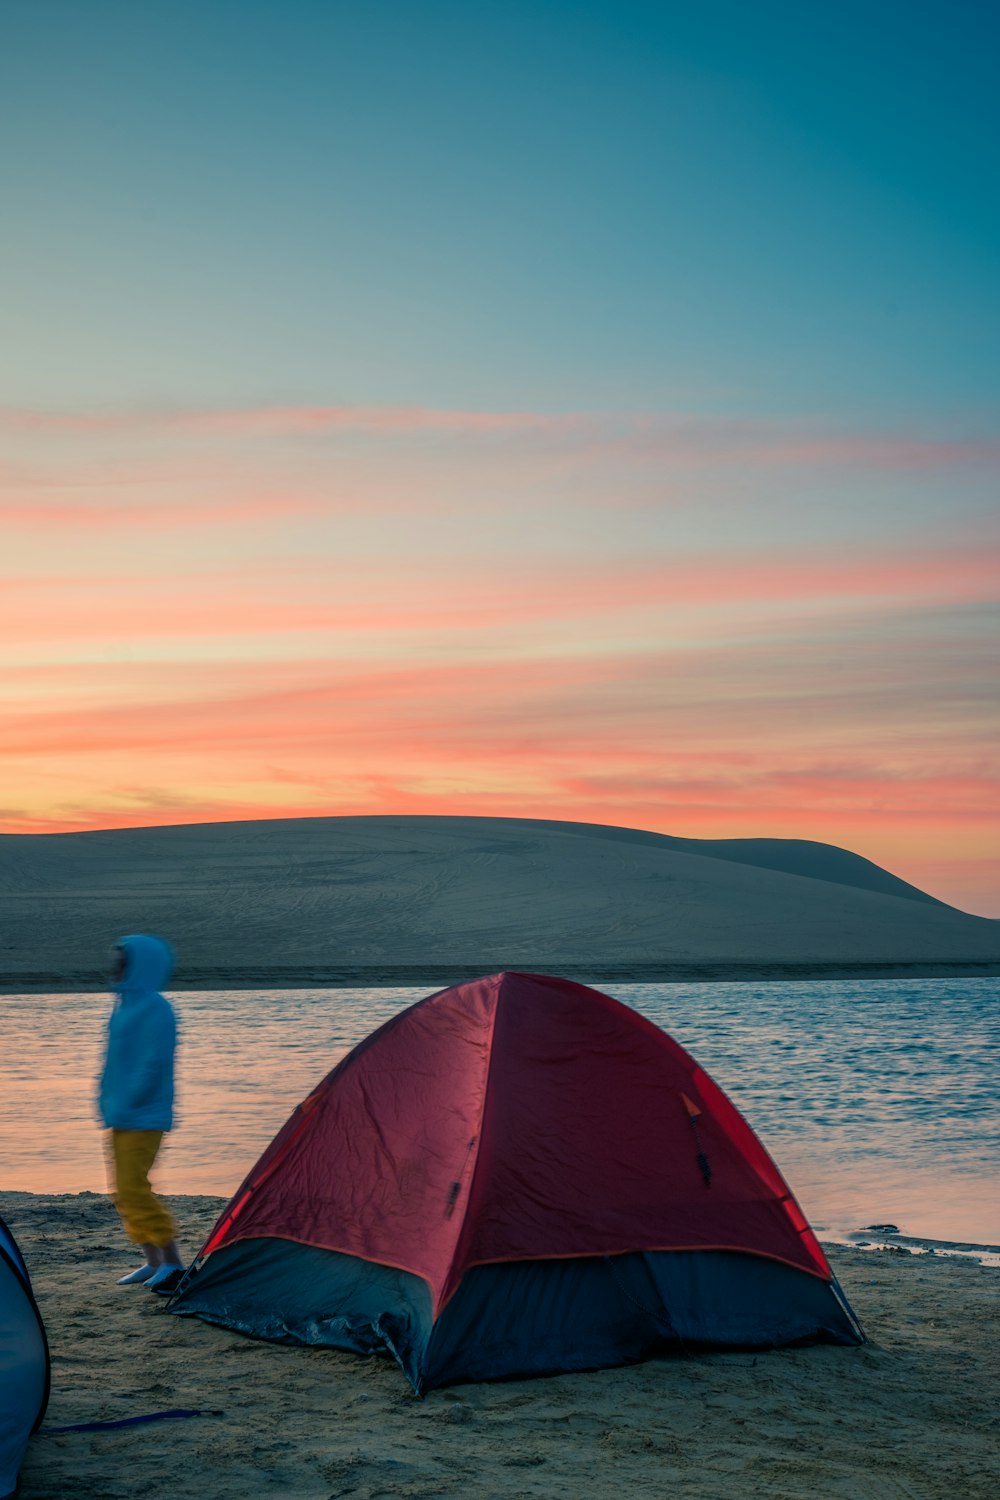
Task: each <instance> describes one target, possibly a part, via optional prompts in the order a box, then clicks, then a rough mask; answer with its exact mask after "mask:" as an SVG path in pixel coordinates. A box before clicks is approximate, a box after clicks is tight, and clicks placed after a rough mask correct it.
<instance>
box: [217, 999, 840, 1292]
mask: <svg viewBox="0 0 1000 1500" xmlns="http://www.w3.org/2000/svg"><path fill="white" fill-rule="evenodd" d="M267 1236H276V1237H278V1238H281V1239H285V1240H293V1241H298V1242H300V1243H302V1244H306V1245H315V1246H319V1247H322V1248H324V1249H328V1250H336V1251H342V1252H344V1253H346V1254H348V1255H354V1256H360V1257H362V1258H363V1259H365V1260H369V1261H375V1262H378V1263H380V1264H382V1265H386V1266H394V1267H397V1268H399V1269H401V1270H404V1271H409V1272H412V1273H413V1274H415V1275H417V1276H420V1277H422V1278H423V1279H424V1280H425V1281H426V1282H427V1283H428V1284H429V1286H430V1288H431V1292H432V1297H433V1304H434V1312H435V1315H436V1314H437V1313H438V1312H439V1311H440V1309H441V1308H442V1307H443V1306H444V1305H445V1304H446V1303H447V1302H448V1300H449V1298H450V1297H451V1296H452V1294H453V1293H454V1292H455V1291H456V1289H457V1287H458V1285H459V1283H460V1281H461V1279H462V1276H463V1274H464V1273H465V1271H466V1270H468V1269H469V1268H470V1267H472V1266H476V1265H483V1264H486V1263H490V1262H499V1261H521V1260H534V1259H542V1260H546V1259H565V1258H569V1257H579V1256H602V1255H615V1254H624V1253H627V1252H630V1251H637V1250H641V1251H664V1250H668V1251H669V1250H735V1251H742V1252H745V1253H748V1254H751V1255H759V1256H765V1257H769V1258H771V1259H773V1260H777V1261H782V1262H785V1263H786V1264H788V1265H791V1266H795V1267H797V1268H798V1269H800V1270H803V1271H807V1272H810V1273H812V1274H813V1275H815V1276H818V1277H821V1278H822V1279H824V1280H830V1279H831V1272H830V1268H829V1266H828V1264H827V1261H826V1258H825V1256H824V1254H823V1252H822V1250H821V1249H820V1247H819V1244H818V1243H817V1241H816V1239H815V1236H814V1235H813V1233H812V1230H811V1229H810V1228H809V1226H808V1224H807V1223H806V1220H805V1219H804V1217H803V1215H802V1213H801V1211H800V1209H799V1207H798V1205H797V1204H796V1202H795V1200H794V1198H793V1197H792V1195H791V1193H790V1192H789V1189H788V1186H787V1184H786V1183H785V1181H784V1179H783V1178H782V1176H781V1173H780V1172H779V1171H778V1169H777V1167H776V1166H775V1165H774V1162H773V1161H772V1160H771V1158H770V1157H769V1156H768V1154H767V1152H766V1151H765V1150H764V1148H763V1146H762V1145H761V1144H760V1142H759V1141H758V1139H757V1137H756V1136H755V1135H754V1133H753V1131H752V1130H751V1129H750V1127H749V1125H748V1124H747V1123H746V1121H745V1120H744V1119H743V1117H742V1116H741V1115H740V1114H739V1112H738V1111H737V1110H736V1109H735V1108H734V1106H733V1105H732V1104H731V1103H730V1102H729V1100H728V1099H727V1098H726V1096H725V1095H724V1094H723V1093H722V1091H721V1090H720V1089H719V1088H717V1087H716V1085H715V1084H714V1083H713V1082H712V1080H711V1079H710V1078H709V1077H708V1075H707V1074H706V1073H704V1072H703V1071H702V1069H701V1068H700V1067H699V1066H698V1065H697V1063H696V1062H695V1061H694V1059H693V1058H691V1057H690V1056H689V1055H688V1053H687V1052H685V1051H684V1049H683V1048H682V1047H680V1046H678V1044H677V1043H676V1042H674V1041H672V1040H671V1038H670V1037H669V1036H667V1035H666V1034H665V1033H664V1032H662V1031H660V1030H659V1028H658V1027H656V1026H654V1025H653V1024H652V1023H651V1022H650V1021H647V1020H646V1019H645V1018H644V1017H643V1016H641V1015H639V1014H638V1013H637V1012H636V1011H633V1010H631V1009H629V1008H628V1007H627V1006H625V1005H622V1004H620V1003H619V1002H618V1001H616V1000H612V999H610V998H609V997H608V996H607V995H602V994H600V993H599V992H598V991H597V990H592V989H588V988H587V987H586V986H584V985H580V984H574V983H572V982H571V981H569V980H565V979H554V978H548V977H545V976H542V975H535V974H516V973H505V974H494V975H492V976H490V977H489V978H486V979H476V980H472V981H470V982H469V983H467V984H460V985H456V986H455V987H454V988H452V989H448V990H442V991H441V992H440V993H439V994H437V995H432V996H430V997H429V998H428V999H427V1000H423V1001H421V1002H420V1003H419V1004H417V1005H414V1006H412V1007H411V1008H410V1009H409V1010H406V1011H404V1012H402V1014H401V1015H399V1016H397V1017H395V1018H394V1019H393V1020H392V1021H390V1022H388V1023H387V1024H386V1025H385V1026H383V1027H381V1028H380V1030H378V1031H376V1032H374V1033H373V1034H372V1035H371V1036H370V1037H369V1038H368V1039H367V1040H366V1041H364V1042H363V1043H361V1045H360V1046H359V1047H356V1048H355V1049H354V1051H353V1052H352V1053H350V1054H349V1056H348V1057H346V1058H345V1059H344V1060H343V1062H341V1063H340V1064H339V1065H338V1066H337V1067H336V1068H334V1070H333V1071H332V1072H331V1073H330V1074H329V1075H328V1076H327V1077H326V1078H325V1079H324V1080H323V1082H322V1083H321V1084H320V1085H319V1087H318V1088H317V1089H316V1090H315V1092H314V1093H313V1094H311V1095H310V1096H309V1098H308V1099H307V1100H305V1101H304V1103H303V1104H301V1105H300V1106H299V1107H298V1108H297V1109H296V1110H295V1112H294V1114H293V1115H292V1117H291V1118H290V1120H289V1121H288V1122H287V1124H286V1125H285V1126H284V1128H283V1129H282V1130H281V1131H280V1132H279V1134H278V1135H277V1136H276V1138H275V1140H274V1141H273V1142H272V1144H271V1146H270V1148H269V1149H268V1150H267V1151H266V1152H265V1154H264V1156H263V1157H262V1158H261V1159H260V1161H259V1162H258V1163H257V1165H256V1167H255V1168H254V1170H253V1172H252V1173H251V1174H250V1176H249V1177H248V1178H247V1180H246V1182H245V1183H244V1184H243V1185H242V1187H241V1188H240V1190H239V1191H238V1192H237V1194H236V1196H235V1197H234V1199H233V1201H232V1203H231V1205H230V1206H229V1208H228V1209H227V1211H226V1212H225V1213H224V1214H223V1216H222V1218H221V1220H220V1221H219V1224H218V1226H217V1228H216V1230H215V1232H214V1233H213V1235H212V1237H211V1239H210V1240H209V1242H208V1244H207V1245H206V1247H205V1252H204V1253H205V1254H206V1255H210V1254H211V1253H212V1252H213V1251H215V1250H217V1249H219V1248H220V1247H221V1246H223V1245H230V1244H233V1243H234V1242H236V1241H237V1240H241V1239H252V1238H259V1237H267Z"/></svg>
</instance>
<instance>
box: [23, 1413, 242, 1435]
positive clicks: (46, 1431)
mask: <svg viewBox="0 0 1000 1500" xmlns="http://www.w3.org/2000/svg"><path fill="white" fill-rule="evenodd" d="M223 1416H225V1412H221V1411H208V1410H200V1411H186V1410H185V1409H184V1408H183V1407H176V1408H175V1409H174V1410H172V1411H151V1412H147V1413H146V1415H145V1416H142V1417H120V1418H119V1419H118V1420H117V1421H116V1422H77V1423H75V1424H74V1425H73V1426H71V1427H40V1428H39V1429H38V1431H39V1435H40V1436H42V1437H55V1436H57V1435H58V1434H60V1433H63V1432H110V1431H111V1429H112V1428H114V1427H138V1426H139V1425H140V1423H142V1422H178V1421H180V1420H181V1419H182V1418H183V1417H223Z"/></svg>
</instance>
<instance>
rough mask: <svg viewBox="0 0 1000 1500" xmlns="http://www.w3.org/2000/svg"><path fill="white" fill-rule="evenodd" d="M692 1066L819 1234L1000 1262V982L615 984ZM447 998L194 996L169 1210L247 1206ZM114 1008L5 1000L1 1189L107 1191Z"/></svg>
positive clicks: (0, 1015) (0, 1023) (400, 992)
mask: <svg viewBox="0 0 1000 1500" xmlns="http://www.w3.org/2000/svg"><path fill="white" fill-rule="evenodd" d="M593 983H594V984H595V985H597V987H598V988H603V989H605V990H607V991H608V992H609V993H611V994H614V995H616V996H617V997H618V998H619V999H621V1000H624V1001H626V1002H627V1003H628V1004H630V1005H634V1006H635V1007H636V1008H637V1009H638V1010H640V1011H642V1012H643V1013H644V1014H645V1015H647V1016H649V1017H650V1019H651V1020H653V1021H655V1022H656V1023H657V1025H659V1026H662V1027H663V1028H664V1029H665V1030H667V1031H669V1032H670V1033H671V1034H672V1035H673V1036H674V1037H676V1038H677V1040H678V1041H679V1042H681V1043H682V1044H683V1045H684V1046H685V1047H687V1048H689V1049H690V1050H691V1051H692V1052H693V1053H694V1055H695V1057H696V1058H697V1059H698V1061H699V1062H700V1063H701V1064H702V1065H703V1066H704V1067H705V1068H706V1069H707V1070H708V1072H709V1073H711V1074H712V1076H713V1077H714V1078H715V1080H716V1081H717V1082H718V1083H719V1084H720V1085H721V1086H722V1087H723V1088H724V1089H725V1090H726V1091H727V1092H728V1093H729V1095H730V1097H731V1098H732V1099H733V1100H734V1102H735V1103H736V1104H737V1105H738V1106H739V1108H740V1109H741V1110H742V1111H743V1112H744V1114H745V1115H746V1116H747V1118H748V1119H749V1120H750V1123H751V1124H752V1125H753V1126H754V1128H755V1129H756V1131H757V1132H758V1134H759V1135H760V1136H761V1137H762V1139H763V1141H764V1144H765V1145H766V1146H767V1147H768V1149H769V1150H770V1151H771V1153H772V1155H773V1156H774V1157H775V1159H776V1160H777V1162H778V1165H779V1166H780V1167H781V1169H782V1171H783V1172H784V1174H785V1176H786V1177H787V1178H788V1179H789V1182H790V1183H791V1186H792V1189H793V1191H794V1192H795V1193H796V1194H797V1196H798V1197H799V1200H800V1201H801V1203H802V1206H803V1208H804V1209H805V1211H806V1213H807V1215H808V1216H809V1217H810V1219H811V1220H812V1222H813V1224H814V1226H815V1227H816V1228H817V1229H818V1230H819V1231H820V1232H822V1233H825V1234H827V1235H828V1236H831V1237H838V1236H840V1235H842V1234H844V1233H847V1232H849V1231H852V1230H855V1229H858V1228H860V1227H861V1226H864V1225H867V1224H876V1223H886V1222H891V1223H893V1224H897V1225H898V1226H899V1227H900V1229H901V1230H902V1231H903V1232H904V1233H906V1234H912V1235H916V1236H927V1237H931V1238H934V1239H943V1240H963V1241H972V1242H975V1243H980V1244H982V1243H992V1244H1000V1067H998V1064H1000V981H998V980H996V979H968V980H939V979H927V980H876V981H853V982H842V981H836V982H822V981H819V982H812V981H810V982H803V983H794V984H789V983H781V984H672V985H666V984H664V985H655V984H632V985H628V984H624V985H616V984H602V983H601V981H600V978H599V976H597V977H595V978H594V980H593ZM431 988H433V987H421V988H419V989H369V990H363V989H357V990H348V989H329V990H280V991H276V992H270V993H266V992H265V993H262V992H250V991H226V992H221V993H215V992H195V993H187V994H182V995H180V996H178V997H176V1000H175V1003H176V1007H177V1010H178V1013H179V1015H180V1019H181V1027H182V1044H181V1051H180V1055H179V1073H178V1127H177V1129H176V1130H175V1131H174V1132H173V1133H172V1135H171V1136H170V1137H169V1143H168V1146H167V1147H166V1149H165V1150H164V1152H163V1154H162V1156H161V1159H160V1164H159V1167H158V1171H159V1177H158V1184H159V1186H160V1187H161V1188H162V1189H163V1190H165V1191H168V1192H192V1193H218V1194H225V1195H228V1194H230V1193H231V1192H232V1191H233V1190H234V1189H235V1187H236V1186H237V1185H238V1183H239V1181H240V1179H241V1178H242V1177H243V1175H244V1174H245V1172H246V1171H247V1170H248V1168H249V1167H250V1166H252V1164H253V1162H254V1161H255V1160H256V1158H257V1157H258V1155H259V1154H260V1152H261V1150H262V1149H263V1148H264V1146H265V1145H266V1144H267V1143H268V1141H269V1140H270V1139H271V1137H272V1135H273V1134H274V1133H275V1131H276V1130H277V1129H278V1127H279V1126H280V1125H281V1124H282V1122H283V1121H284V1120H285V1118H286V1117H287V1115H288V1114H289V1112H290V1111H291V1109H292V1108H293V1107H294V1105H295V1104H296V1103H297V1102H298V1100H299V1099H301V1098H302V1097H304V1095H306V1094H307V1093H308V1092H309V1091H310V1090H311V1089H312V1087H313V1086H314V1084H315V1083H316V1082H317V1081H318V1080H319V1079H320V1078H321V1077H322V1076H323V1074H324V1073H326V1072H328V1071H329V1069H330V1068H331V1067H332V1066H333V1064H334V1063H335V1062H336V1061H337V1060H338V1059H339V1058H340V1057H342V1056H343V1054H344V1052H345V1051H347V1050H348V1049H349V1048H350V1047H352V1046H354V1044H355V1043H356V1042H358V1041H360V1040H361V1038H362V1037H364V1036H366V1035H367V1033H368V1032H369V1031H371V1030H372V1029H373V1028H374V1027H375V1026H377V1025H380V1024H381V1023H382V1022H383V1021H385V1020H387V1019H388V1018H389V1017H390V1016H392V1015H394V1014H395V1013H396V1012H397V1011H398V1010H400V1009H402V1007H403V1006H405V1005H409V1004H411V1003H412V1002H413V1001H414V1000H418V999H420V998H422V996H423V995H425V994H427V993H429V992H430V989H431ZM109 1005H110V997H108V996H104V995H7V996H0V1036H2V1037H3V1042H4V1046H3V1052H2V1055H0V1188H7V1189H25V1190H28V1191H33V1192H78V1191H80V1190H81V1189H86V1188H89V1189H96V1190H101V1189H103V1187H104V1169H103V1159H102V1150H101V1137H100V1134H99V1131H98V1129H97V1127H96V1125H95V1121H94V1118H93V1113H92V1105H91V1100H92V1097H93V1080H94V1076H95V1074H96V1072H97V1069H98V1066H99V1061H100V1055H101V1047H102V1032H103V1025H104V1021H105V1018H106V1015H107V1012H108V1009H109Z"/></svg>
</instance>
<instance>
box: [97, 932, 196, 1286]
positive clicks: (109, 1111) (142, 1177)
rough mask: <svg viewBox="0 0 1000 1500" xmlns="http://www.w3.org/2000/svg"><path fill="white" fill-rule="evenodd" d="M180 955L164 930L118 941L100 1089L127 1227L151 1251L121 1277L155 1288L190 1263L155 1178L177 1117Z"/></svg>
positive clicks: (118, 1203)
mask: <svg viewBox="0 0 1000 1500" xmlns="http://www.w3.org/2000/svg"><path fill="white" fill-rule="evenodd" d="M172 963H173V955H172V954H171V952H170V949H169V948H168V946H167V944H166V943H164V942H163V941H162V940H161V939H160V938H157V937H149V936H148V935H146V934H144V933H140V934H135V935H133V936H132V937H124V938H121V939H120V941H119V942H117V943H116V944H115V967H114V988H115V990H116V991H117V993H118V999H117V1001H116V1003H115V1007H114V1010H113V1011H112V1012H111V1019H110V1020H109V1022H108V1043H107V1052H106V1054H105V1059H104V1069H103V1071H102V1073H101V1082H100V1094H99V1106H100V1113H101V1119H102V1120H103V1122H104V1124H105V1126H106V1127H107V1129H108V1131H109V1132H110V1135H109V1138H108V1169H109V1176H110V1178H111V1194H112V1197H113V1199H114V1204H115V1207H116V1208H117V1210H118V1212H119V1214H120V1215H121V1219H122V1223H123V1224H124V1226H125V1232H126V1234H127V1235H128V1237H129V1239H130V1240H132V1241H133V1243H134V1244H136V1245H139V1246H141V1248H142V1250H143V1252H144V1254H145V1257H146V1260H145V1263H144V1264H143V1265H141V1266H139V1267H138V1269H137V1270H135V1271H131V1272H130V1273H129V1274H128V1275H127V1276H122V1277H121V1278H120V1280H119V1282H118V1285H119V1286H135V1285H137V1284H139V1283H143V1282H144V1283H145V1284H146V1286H147V1287H149V1289H150V1291H154V1292H169V1291H173V1289H174V1287H175V1286H176V1285H177V1283H178V1282H179V1280H180V1278H181V1275H182V1273H183V1270H184V1266H183V1263H182V1261H181V1257H180V1252H179V1250H178V1249H177V1245H176V1243H175V1239H174V1236H175V1234H176V1232H177V1231H176V1228H175V1225H174V1221H173V1218H172V1216H171V1214H170V1212H169V1210H168V1209H167V1207H166V1205H165V1204H163V1203H162V1202H161V1201H160V1199H159V1198H157V1197H156V1196H155V1194H154V1193H153V1190H152V1188H151V1187H150V1185H149V1173H150V1169H151V1167H152V1165H153V1162H154V1161H155V1160H156V1153H157V1151H159V1149H160V1143H161V1141H162V1140H163V1136H164V1132H165V1131H168V1130H169V1129H170V1127H171V1126H172V1124H173V1104H174V1051H175V1048H176V1043H177V1022H176V1019H175V1017H174V1012H173V1008H172V1006H171V1004H170V1002H169V1000H167V999H165V998H164V996H163V995H161V994H160V986H161V985H163V984H165V983H166V981H167V977H168V976H169V974H170V969H171V966H172Z"/></svg>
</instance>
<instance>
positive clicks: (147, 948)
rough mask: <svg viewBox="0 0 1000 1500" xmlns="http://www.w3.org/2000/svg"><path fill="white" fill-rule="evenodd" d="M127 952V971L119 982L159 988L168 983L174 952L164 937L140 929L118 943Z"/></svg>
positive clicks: (131, 987)
mask: <svg viewBox="0 0 1000 1500" xmlns="http://www.w3.org/2000/svg"><path fill="white" fill-rule="evenodd" d="M115 947H116V948H120V949H121V950H122V952H123V953H124V954H125V972H124V974H123V975H122V977H121V979H119V980H118V981H117V983H116V984H115V989H116V990H118V991H122V990H158V989H161V988H162V987H163V985H165V984H166V982H167V979H168V978H169V976H170V970H171V969H172V968H173V965H174V955H173V954H172V953H171V951H170V948H169V946H168V945H167V944H166V943H165V942H164V941H163V939H162V938H158V937H151V936H150V934H149V933H145V932H136V933H132V934H131V936H129V937H123V938H119V939H118V941H117V943H116V944H115Z"/></svg>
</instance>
